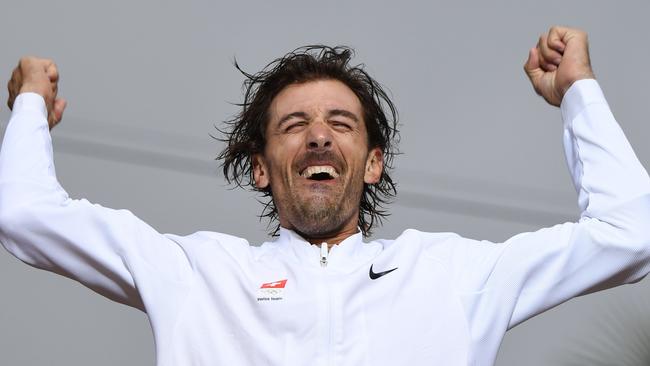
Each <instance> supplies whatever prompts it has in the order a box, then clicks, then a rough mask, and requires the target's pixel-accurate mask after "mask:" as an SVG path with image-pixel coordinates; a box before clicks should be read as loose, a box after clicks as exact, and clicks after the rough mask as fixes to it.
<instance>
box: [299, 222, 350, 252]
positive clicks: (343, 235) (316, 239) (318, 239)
mask: <svg viewBox="0 0 650 366" xmlns="http://www.w3.org/2000/svg"><path fill="white" fill-rule="evenodd" d="M293 230H294V231H295V232H296V233H298V234H299V235H300V236H302V237H303V238H304V239H305V240H307V241H308V242H309V243H310V244H316V245H321V244H322V243H327V246H328V248H331V247H332V246H334V245H338V244H340V243H341V242H342V241H343V240H345V239H347V238H349V237H350V236H352V235H354V234H356V233H358V232H359V229H358V228H357V227H356V226H355V227H353V228H346V229H344V230H341V231H338V232H336V233H330V234H326V235H318V236H310V235H308V234H305V233H302V232H300V231H298V230H296V229H293Z"/></svg>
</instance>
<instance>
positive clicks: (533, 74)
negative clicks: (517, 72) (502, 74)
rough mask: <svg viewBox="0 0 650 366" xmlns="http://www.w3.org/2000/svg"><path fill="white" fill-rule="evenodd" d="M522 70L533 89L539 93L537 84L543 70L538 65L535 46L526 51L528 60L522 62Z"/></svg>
mask: <svg viewBox="0 0 650 366" xmlns="http://www.w3.org/2000/svg"><path fill="white" fill-rule="evenodd" d="M524 71H526V75H528V78H529V79H530V82H531V83H532V84H533V87H534V88H535V91H536V92H537V94H539V89H538V84H539V81H540V79H541V78H542V76H543V75H544V70H542V68H541V67H540V64H539V50H538V49H537V48H536V47H533V48H531V49H530V51H529V52H528V60H527V61H526V63H525V64H524Z"/></svg>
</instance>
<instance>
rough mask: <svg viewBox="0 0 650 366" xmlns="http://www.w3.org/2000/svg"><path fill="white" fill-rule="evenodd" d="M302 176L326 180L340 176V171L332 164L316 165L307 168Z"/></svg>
mask: <svg viewBox="0 0 650 366" xmlns="http://www.w3.org/2000/svg"><path fill="white" fill-rule="evenodd" d="M300 176H301V177H303V178H307V179H310V180H316V181H324V180H331V179H335V178H338V176H339V173H338V172H337V171H336V169H334V167H332V166H330V165H316V166H309V167H307V168H305V170H303V171H302V173H300Z"/></svg>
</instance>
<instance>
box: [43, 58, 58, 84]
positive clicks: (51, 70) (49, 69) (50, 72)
mask: <svg viewBox="0 0 650 366" xmlns="http://www.w3.org/2000/svg"><path fill="white" fill-rule="evenodd" d="M45 67H46V69H45V73H46V74H47V77H48V78H49V79H50V82H52V83H56V82H58V81H59V69H58V68H57V67H56V64H55V63H54V61H51V60H47V63H46V66H45Z"/></svg>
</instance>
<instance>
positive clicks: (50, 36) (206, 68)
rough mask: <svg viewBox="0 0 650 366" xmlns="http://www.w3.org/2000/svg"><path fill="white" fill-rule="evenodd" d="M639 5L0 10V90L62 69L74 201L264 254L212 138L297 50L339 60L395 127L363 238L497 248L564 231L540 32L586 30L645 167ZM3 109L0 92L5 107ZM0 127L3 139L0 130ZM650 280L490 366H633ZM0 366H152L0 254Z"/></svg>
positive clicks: (519, 341)
mask: <svg viewBox="0 0 650 366" xmlns="http://www.w3.org/2000/svg"><path fill="white" fill-rule="evenodd" d="M649 10H650V5H649V4H648V2H646V1H627V2H604V1H603V2H594V1H572V2H568V1H544V2H537V1H535V2H533V1H491V2H481V3H479V2H476V3H469V2H462V1H457V2H451V1H450V2H439V1H435V2H434V1H430V2H401V3H400V2H397V1H383V0H382V1H376V0H375V1H329V2H310V1H272V0H260V1H241V2H227V3H225V2H224V3H218V2H209V1H186V2H180V1H179V2H174V1H169V0H167V1H125V0H115V1H101V2H100V1H87V0H86V1H82V0H77V1H74V0H66V1H31V0H27V1H26V0H22V1H11V2H9V1H5V2H3V4H2V7H1V10H0V40H1V41H2V42H1V43H0V45H1V47H2V57H0V74H1V75H0V76H2V77H3V78H4V80H7V78H8V76H9V75H10V72H11V69H12V68H13V67H14V65H15V64H16V62H17V60H18V58H19V57H20V56H21V55H24V54H33V55H40V56H47V57H50V58H53V59H55V60H56V62H57V63H58V65H59V67H60V71H61V75H62V81H61V86H60V94H62V95H63V96H65V97H66V98H67V99H68V100H69V107H68V110H67V111H66V116H65V120H64V122H63V123H62V125H60V126H59V127H57V128H56V129H55V131H54V133H53V135H54V144H55V158H56V163H57V170H58V176H59V178H60V180H61V182H62V183H63V185H64V187H66V189H67V190H68V192H69V193H70V194H71V195H72V196H74V197H78V198H79V197H86V198H88V199H90V200H91V201H94V202H97V203H101V204H103V205H105V206H109V207H114V208H129V209H131V210H132V211H133V212H135V213H136V214H137V215H138V216H140V217H141V218H143V219H144V220H145V221H147V222H149V223H150V224H152V225H153V226H154V227H156V228H157V229H158V230H160V231H162V232H174V233H179V234H187V233H191V232H193V231H196V230H215V231H224V232H228V233H230V234H235V235H239V236H244V237H247V238H250V240H251V241H252V242H260V241H262V240H263V239H264V238H265V229H266V227H265V224H264V223H258V219H257V218H256V214H257V213H258V212H259V211H260V209H261V207H260V206H259V204H257V202H256V201H255V195H254V194H252V193H250V192H246V191H242V190H229V189H228V187H227V186H226V185H225V183H224V181H223V178H222V176H221V174H220V173H219V172H218V169H217V163H216V162H215V161H214V160H213V159H214V157H215V155H216V153H217V151H219V149H220V148H221V145H220V144H219V143H217V142H215V141H214V140H212V139H211V138H210V137H209V133H211V132H214V131H215V130H214V127H213V126H214V125H215V124H217V125H218V124H219V123H220V121H222V120H224V119H227V118H228V117H230V116H231V115H232V114H233V113H235V112H236V108H235V107H234V106H233V105H232V104H231V103H233V102H238V101H239V100H240V97H241V81H242V78H241V76H240V75H239V74H238V73H237V72H236V70H235V69H234V67H233V66H232V60H233V57H235V56H236V57H237V59H238V61H239V62H240V64H241V65H242V66H243V67H244V68H245V69H247V70H250V71H256V70H258V69H260V68H261V67H262V66H263V65H265V64H266V63H267V62H268V61H270V60H271V59H273V58H275V57H278V56H280V55H282V54H284V53H285V52H287V51H289V50H291V49H293V48H295V47H298V46H300V45H304V44H309V43H327V44H332V45H334V44H346V45H350V46H352V47H355V48H356V49H357V58H356V60H357V61H358V62H363V63H365V64H366V65H367V69H368V70H369V71H370V73H371V74H372V75H374V76H375V77H376V78H377V79H378V80H380V81H381V82H382V83H383V84H384V85H386V86H387V87H388V88H389V89H390V91H391V93H392V96H393V98H394V101H395V102H396V104H397V105H398V108H399V110H400V115H401V121H402V124H403V125H402V126H401V130H402V144H401V150H402V151H403V153H404V155H402V156H400V157H399V158H398V159H397V161H396V165H397V170H396V172H395V175H396V179H397V181H398V183H399V191H400V193H399V198H398V199H397V201H396V202H395V203H394V204H393V205H392V206H391V210H392V213H393V215H392V217H391V218H390V219H389V221H388V222H387V223H386V225H385V226H384V227H383V228H382V229H381V230H379V231H378V232H377V235H376V237H389V238H392V237H395V236H396V235H398V234H399V233H400V232H401V231H402V230H403V229H405V228H407V227H415V228H418V229H421V230H426V231H455V232H458V233H460V234H462V235H465V236H469V237H475V238H487V239H491V240H503V239H505V238H507V237H509V236H511V235H513V234H515V233H518V232H521V231H529V230H535V229H537V228H539V227H543V226H548V225H552V224H554V223H558V222H564V221H567V220H573V219H575V218H576V216H577V208H576V206H577V205H576V203H575V201H576V200H575V192H574V191H573V188H572V185H571V183H570V179H569V175H568V174H567V173H566V171H565V170H566V168H565V163H564V158H563V153H562V148H561V123H560V116H559V112H558V110H556V109H554V108H552V107H549V106H547V105H546V104H545V103H544V102H543V101H542V100H541V99H540V98H538V97H536V96H535V95H534V93H533V91H532V89H531V87H530V85H529V83H528V80H527V79H526V77H525V75H524V73H523V71H522V65H523V62H524V60H525V58H526V56H527V51H528V49H529V48H530V47H532V46H533V45H534V44H535V42H536V40H537V37H538V36H539V34H540V33H541V32H542V31H545V30H546V29H548V27H549V26H550V25H553V24H567V25H572V26H576V27H581V28H584V29H585V30H587V31H588V32H589V34H590V38H591V50H592V59H593V65H594V68H595V71H596V73H597V76H598V78H599V80H600V82H601V85H602V86H603V88H604V90H605V93H606V95H607V96H608V100H609V102H610V105H611V106H612V108H613V110H614V113H615V115H616V116H617V118H618V119H619V121H621V124H622V125H623V128H624V130H625V131H626V133H627V134H628V137H629V139H630V140H631V142H632V144H633V146H634V147H635V149H636V151H637V154H638V155H639V157H640V158H641V160H642V162H644V164H645V165H646V166H648V164H649V162H650V146H648V144H647V143H646V141H647V137H648V136H649V132H650V127H648V124H647V115H648V106H649V103H648V96H649V93H648V88H647V86H648V85H650V72H648V69H647V67H648V61H647V60H648V59H649V58H650V47H648V35H649V34H650V23H649V22H648V21H647V16H648V14H649ZM0 99H2V100H3V101H4V100H6V91H5V90H2V92H0ZM8 116H9V114H8V111H7V108H6V107H3V108H2V110H0V120H1V121H2V129H3V130H4V127H5V123H6V121H7V120H8ZM648 287H649V285H648V281H642V282H641V283H640V284H637V285H634V286H624V287H622V288H618V289H614V290H610V291H607V292H604V293H599V294H594V295H590V296H586V297H582V298H579V299H576V300H573V301H570V302H569V303H567V304H565V305H562V306H560V307H558V308H556V309H554V310H552V311H550V312H548V313H546V314H544V315H542V316H539V317H537V318H534V319H533V320H531V321H529V322H527V323H525V324H524V325H522V326H519V327H517V328H515V329H514V330H512V331H511V332H509V333H508V334H507V336H506V339H505V342H504V344H503V347H502V349H501V351H500V354H499V360H498V362H497V364H498V365H502V366H505V365H521V364H526V365H549V364H553V365H614V364H616V365H647V364H649V363H650V356H649V355H648V353H649V352H650V351H649V349H650V317H649V316H648V315H649V312H650V310H649V309H650V308H649V307H648V306H647V305H648V304H650V295H649V292H650V291H648ZM0 364H2V365H41V364H48V365H118V364H123V365H153V364H154V349H153V341H152V336H151V331H150V329H149V326H148V323H147V319H146V316H145V315H144V314H142V313H140V312H138V311H136V310H133V309H130V308H127V307H125V306H122V305H118V304H115V303H112V302H110V301H108V300H105V299H103V298H101V297H100V296H98V295H95V294H94V293H92V292H91V291H89V290H87V289H85V288H84V287H82V286H81V285H79V284H77V283H74V282H72V281H70V280H67V279H64V278H60V277H57V276H54V275H51V274H47V273H45V272H42V271H38V270H35V269H32V268H30V267H28V266H25V265H24V264H22V263H20V262H19V261H18V260H16V259H14V258H13V257H11V256H10V255H9V254H7V253H6V252H5V251H2V250H0Z"/></svg>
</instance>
